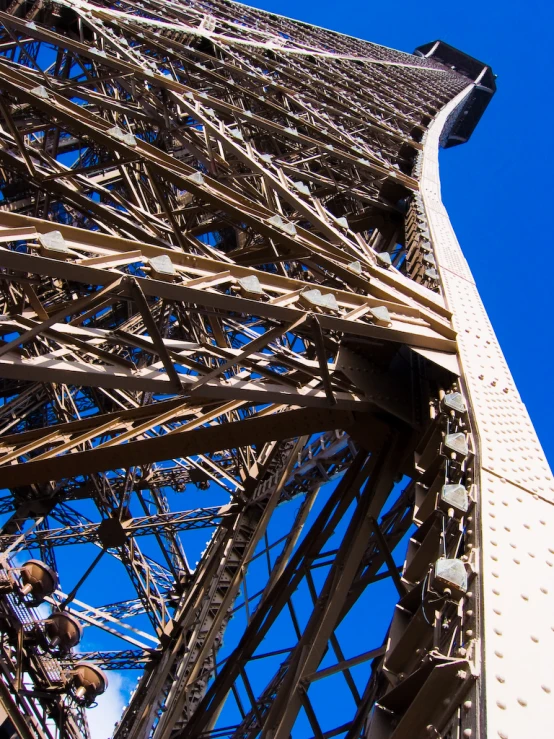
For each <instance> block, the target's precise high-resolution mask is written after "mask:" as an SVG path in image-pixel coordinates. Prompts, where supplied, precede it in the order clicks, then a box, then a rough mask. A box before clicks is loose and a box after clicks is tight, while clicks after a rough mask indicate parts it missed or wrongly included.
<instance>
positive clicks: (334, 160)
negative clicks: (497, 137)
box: [0, 0, 554, 739]
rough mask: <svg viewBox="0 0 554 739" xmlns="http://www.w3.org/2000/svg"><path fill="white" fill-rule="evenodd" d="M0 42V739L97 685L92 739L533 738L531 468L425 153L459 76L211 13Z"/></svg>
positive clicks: (480, 82) (536, 696) (86, 20)
mask: <svg viewBox="0 0 554 739" xmlns="http://www.w3.org/2000/svg"><path fill="white" fill-rule="evenodd" d="M0 29H1V30H0V301H1V324H0V326H1V328H2V335H1V344H0V378H1V380H0V396H1V404H0V479H1V481H2V490H1V491H0V510H1V512H2V522H3V523H2V530H1V532H0V554H1V559H0V635H1V638H0V648H1V657H0V737H2V739H3V738H4V737H5V738H8V737H9V738H10V739H90V737H91V730H90V728H89V721H92V718H93V716H94V711H97V712H102V711H104V710H105V708H103V706H105V705H106V704H105V703H104V702H103V701H105V700H106V696H108V695H109V693H107V694H106V695H105V696H104V698H103V697H102V693H105V691H106V689H107V688H108V673H109V671H110V670H116V671H128V672H127V673H126V674H128V675H130V676H133V678H136V679H137V682H136V686H135V689H134V691H133V692H132V693H131V695H130V697H129V699H128V705H127V706H126V707H125V709H124V710H123V711H122V714H121V716H120V720H119V722H118V723H117V724H116V728H115V731H114V735H113V736H114V738H115V739H146V738H151V739H255V738H257V737H260V739H289V737H292V738H293V739H310V738H313V739H331V737H342V738H343V739H358V738H359V737H363V738H364V739H418V738H419V737H440V738H442V739H462V737H473V738H474V739H475V738H479V739H484V738H485V737H489V738H490V739H497V738H500V739H523V738H524V737H525V738H527V737H529V738H531V737H532V738H533V739H546V737H547V736H550V735H551V723H552V716H553V702H552V697H553V693H552V691H553V690H554V677H553V673H552V656H553V649H552V640H553V636H554V635H553V633H552V630H553V628H554V626H553V622H552V614H553V612H554V607H553V592H554V587H553V585H552V573H553V570H552V567H553V565H554V536H553V533H554V526H553V524H554V516H553V512H552V501H553V492H554V486H553V482H552V477H551V473H550V470H549V468H548V464H547V462H546V460H545V456H544V454H543V452H542V450H541V446H540V443H539V441H538V439H537V437H536V434H535V431H534V429H533V426H532V424H531V422H530V420H529V417H528V415H527V412H526V410H525V407H524V405H523V404H522V402H521V399H520V397H519V394H518V392H517V389H516V387H515V385H514V382H513V379H512V377H511V375H510V372H509V370H508V367H507V366H506V363H505V361H504V358H503V356H502V353H501V350H500V348H499V345H498V342H497V340H496V338H495V335H494V332H493V329H492V327H491V325H490V322H489V320H488V318H487V315H486V312H485V310H484V308H483V305H482V302H481V300H480V297H479V293H478V290H477V288H476V286H475V283H474V280H473V278H472V275H471V272H470V270H469V268H468V265H467V263H466V261H465V259H464V256H463V254H462V251H461V249H460V247H459V244H458V242H457V240H456V236H455V234H454V232H453V229H452V227H451V225H450V221H449V218H448V215H447V213H446V210H445V208H444V206H443V205H442V201H441V195H440V183H439V174H438V151H439V146H442V147H445V148H448V147H452V146H456V145H458V144H461V143H464V142H465V141H467V140H468V139H469V137H470V136H471V134H472V131H473V130H474V128H475V126H476V125H477V123H478V121H479V119H480V117H481V115H482V114H483V113H484V111H485V108H486V107H487V105H488V104H489V102H490V100H491V98H492V96H493V95H494V92H495V75H494V74H493V72H492V70H491V68H490V67H489V66H487V65H486V64H483V63H481V62H480V61H478V60H477V59H474V58H472V57H470V56H468V55H467V54H465V53H463V52H462V51H460V50H458V49H455V48H453V47H451V46H449V45H448V44H447V43H445V42H443V41H434V42H431V43H428V44H424V45H423V46H420V47H418V48H417V49H416V50H415V52H414V54H406V53H403V52H399V51H395V50H393V49H389V48H384V47H382V46H378V45H375V44H372V43H369V42H367V41H362V40H358V39H355V38H352V37H349V36H344V35H341V34H339V33H335V32H333V31H329V30H324V29H322V28H319V27H315V26H310V25H308V24H305V23H301V22H298V21H293V20H289V19H288V18H284V17H282V16H277V15H273V14H270V13H267V12H263V11H259V10H256V9H254V8H250V7H248V6H245V5H241V4H239V3H234V2H228V1H227V0H164V1H163V2H162V1H161V0H141V1H139V0H137V1H136V2H135V0H120V1H119V2H113V3H112V2H109V1H108V0H104V1H102V0H96V1H95V2H89V1H88V0H13V1H12V2H9V1H8V0H2V1H1V2H0ZM97 702H98V703H99V706H98V708H96V709H94V706H95V704H96V703H97ZM97 738H98V735H97V734H96V735H93V739H97ZM99 739H105V737H104V736H102V737H100V738H99Z"/></svg>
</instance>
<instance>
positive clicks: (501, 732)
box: [421, 86, 554, 739]
mask: <svg viewBox="0 0 554 739" xmlns="http://www.w3.org/2000/svg"><path fill="white" fill-rule="evenodd" d="M471 88H472V86H470V87H468V88H467V89H466V90H464V91H463V92H462V93H460V95H458V96H457V97H456V98H454V100H452V101H451V102H450V103H449V104H448V105H447V106H446V107H445V108H444V109H443V110H442V111H441V112H440V113H439V115H438V116H437V117H436V119H435V121H434V122H433V123H432V125H431V127H430V129H429V132H428V134H427V137H426V140H425V147H424V151H423V159H422V177H421V194H422V197H423V202H424V204H425V209H426V212H427V216H428V221H429V227H430V232H431V239H432V242H433V246H434V250H435V255H436V259H437V267H438V271H439V274H440V278H441V284H442V288H443V291H444V296H445V299H446V301H447V305H448V307H449V309H450V310H451V311H452V312H453V314H454V326H455V328H456V330H457V331H458V347H459V358H460V364H461V367H462V372H463V383H464V385H465V394H466V397H467V399H468V401H469V403H470V410H471V420H472V425H473V431H474V438H475V439H476V441H477V444H478V449H477V455H476V478H475V481H476V483H477V490H478V498H477V501H478V505H477V516H476V523H477V532H476V533H477V538H476V543H477V546H478V547H479V550H480V551H479V555H480V556H479V557H478V562H479V573H478V574H479V576H478V578H477V581H476V587H477V594H478V595H479V598H478V600H479V615H480V628H479V637H480V639H481V659H482V664H481V679H480V686H479V695H478V696H477V700H478V705H479V714H480V715H479V718H478V724H477V726H476V727H475V728H474V729H472V728H468V729H465V736H475V733H476V734H478V735H479V734H480V735H481V736H482V737H487V739H496V738H497V737H500V739H521V737H527V736H529V737H546V736H549V735H550V734H551V731H552V728H551V725H552V715H554V675H553V670H552V661H551V655H552V650H553V648H554V615H553V614H554V586H553V584H552V583H553V581H554V578H553V575H554V505H553V502H554V484H553V480H552V474H551V472H550V469H549V466H548V463H547V461H546V458H545V455H544V452H543V450H542V448H541V445H540V442H539V440H538V438H537V435H536V433H535V430H534V428H533V426H532V423H531V421H530V419H529V415H528V413H527V410H526V408H525V406H524V404H523V402H522V401H521V398H520V396H519V393H518V391H517V389H516V386H515V384H514V381H513V379H512V376H511V374H510V371H509V369H508V366H507V364H506V361H505V359H504V357H503V354H502V351H501V349H500V346H499V344H498V341H497V339H496V336H495V334H494V331H493V329H492V326H491V324H490V321H489V319H488V317H487V314H486V312H485V308H484V306H483V303H482V301H481V298H480V297H479V293H478V290H477V287H476V285H475V282H474V280H473V277H472V275H471V272H470V269H469V266H468V264H467V262H466V260H465V258H464V256H463V254H462V250H461V249H460V246H459V244H458V241H457V239H456V235H455V233H454V230H453V228H452V225H451V223H450V220H449V218H448V214H447V212H446V209H445V207H444V205H443V204H442V201H441V193H440V181H439V167H438V149H439V139H440V136H441V132H442V130H443V129H444V128H445V126H446V125H447V122H448V118H449V116H450V115H451V114H452V113H453V112H454V111H455V110H456V109H457V107H458V105H459V104H460V103H461V102H462V101H463V100H464V98H465V96H466V95H467V94H468V93H469V92H470V91H471ZM467 732H469V733H467ZM473 732H475V733H473Z"/></svg>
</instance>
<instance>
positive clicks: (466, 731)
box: [464, 729, 473, 736]
mask: <svg viewBox="0 0 554 739" xmlns="http://www.w3.org/2000/svg"><path fill="white" fill-rule="evenodd" d="M472 734H473V732H472V731H471V729H464V736H471V735H472Z"/></svg>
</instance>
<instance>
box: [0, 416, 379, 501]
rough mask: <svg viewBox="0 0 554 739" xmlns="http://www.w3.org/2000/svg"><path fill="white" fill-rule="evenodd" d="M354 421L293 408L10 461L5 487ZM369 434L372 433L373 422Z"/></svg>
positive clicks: (292, 435)
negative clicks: (133, 440) (36, 459)
mask: <svg viewBox="0 0 554 739" xmlns="http://www.w3.org/2000/svg"><path fill="white" fill-rule="evenodd" d="M354 422H355V416H354V414H353V413H351V412H348V411H340V410H312V409H302V410H291V411H285V412H283V413H276V414H273V415H270V416H262V417H261V418H249V419H247V420H245V421H237V422H234V423H229V424H221V425H218V426H211V427H209V428H200V429H195V430H194V431H190V432H183V433H180V434H179V433H174V434H166V435H165V436H159V437H156V438H153V439H146V440H141V441H135V442H130V443H128V444H123V445H121V446H113V447H103V448H101V449H90V450H87V451H84V452H75V453H73V454H67V455H65V456H61V457H54V458H51V459H44V460H40V461H36V462H33V461H30V462H25V463H23V464H18V465H10V466H6V467H3V468H0V474H1V475H2V484H3V486H5V487H9V488H15V487H20V486H22V485H32V484H34V483H39V482H48V481H50V480H62V479H65V478H68V477H80V476H82V475H89V474H92V473H94V472H105V471H107V470H115V469H121V468H128V467H132V466H133V465H145V464H152V463H154V462H161V461H164V460H167V459H173V458H175V457H188V456H191V455H194V454H209V453H213V452H218V451H221V450H223V449H234V448H237V447H244V446H252V445H258V444H263V443H265V442H267V441H282V440H284V439H290V438H295V437H298V436H304V435H306V434H308V435H309V434H315V433H318V432H322V431H330V430H332V429H341V430H345V429H347V428H348V427H349V426H351V425H352V424H353V423H354ZM379 427H381V424H379ZM368 435H371V428H370V427H368Z"/></svg>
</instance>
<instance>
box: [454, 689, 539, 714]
mask: <svg viewBox="0 0 554 739" xmlns="http://www.w3.org/2000/svg"><path fill="white" fill-rule="evenodd" d="M542 689H543V690H544V685H543V687H542ZM546 692H548V691H546ZM472 705H473V703H472V702H471V701H464V708H465V709H466V711H469V709H470V708H471V706H472Z"/></svg>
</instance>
